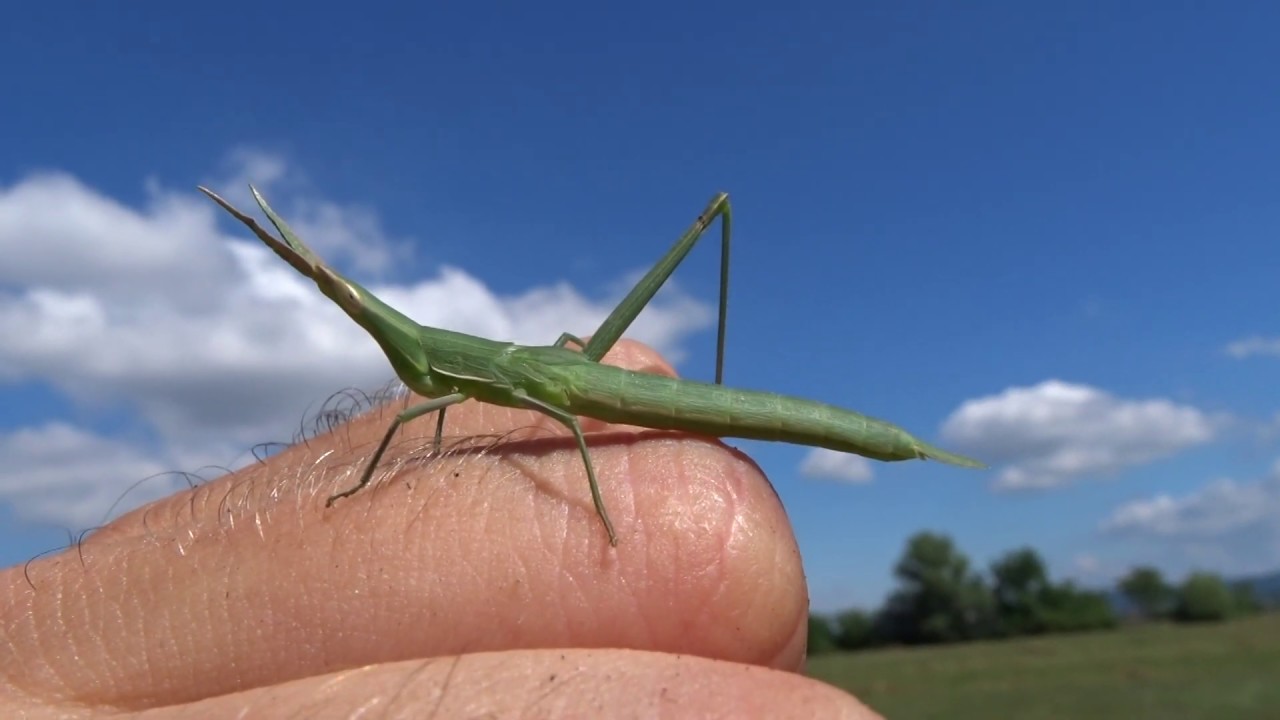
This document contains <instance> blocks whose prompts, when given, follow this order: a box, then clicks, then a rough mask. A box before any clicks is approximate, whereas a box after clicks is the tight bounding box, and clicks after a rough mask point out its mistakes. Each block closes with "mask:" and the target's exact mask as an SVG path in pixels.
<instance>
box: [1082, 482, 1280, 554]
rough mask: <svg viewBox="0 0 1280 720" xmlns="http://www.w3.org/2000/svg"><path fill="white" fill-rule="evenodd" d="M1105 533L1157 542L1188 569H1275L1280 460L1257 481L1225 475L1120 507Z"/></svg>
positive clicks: (1278, 545)
mask: <svg viewBox="0 0 1280 720" xmlns="http://www.w3.org/2000/svg"><path fill="white" fill-rule="evenodd" d="M1100 527H1101V530H1102V532H1103V533H1104V534H1107V535H1111V536H1113V537H1123V538H1129V539H1134V540H1139V541H1146V542H1149V543H1152V544H1153V545H1155V546H1156V548H1157V550H1156V551H1157V553H1159V552H1163V553H1165V554H1168V553H1170V552H1173V553H1175V556H1174V557H1172V558H1170V562H1172V563H1173V564H1175V565H1178V566H1180V567H1184V568H1186V569H1190V568H1194V567H1213V568H1216V569H1218V570H1220V571H1221V572H1226V573H1230V574H1242V573H1253V572H1262V571H1270V570H1273V569H1274V568H1275V567H1276V565H1278V564H1280V463H1277V464H1276V466H1275V467H1273V468H1272V470H1271V472H1270V473H1269V474H1268V475H1266V476H1265V477H1263V478H1261V479H1259V480H1255V481H1252V482H1241V481H1237V480H1233V479H1231V478H1220V479H1217V480H1214V481H1212V482H1210V483H1208V484H1207V485H1205V486H1204V487H1203V488H1201V489H1200V490H1197V491H1196V492H1193V493H1190V494H1188V495H1184V496H1182V497H1174V496H1172V495H1169V494H1166V493H1162V494H1159V495H1154V496H1152V497H1149V498H1144V499H1141V500H1134V501H1132V502H1128V503H1125V504H1124V505H1121V506H1119V507H1117V508H1116V509H1115V510H1114V511H1113V512H1112V513H1111V515H1110V516H1109V517H1107V518H1106V519H1105V520H1104V521H1103V522H1102V523H1101V526H1100Z"/></svg>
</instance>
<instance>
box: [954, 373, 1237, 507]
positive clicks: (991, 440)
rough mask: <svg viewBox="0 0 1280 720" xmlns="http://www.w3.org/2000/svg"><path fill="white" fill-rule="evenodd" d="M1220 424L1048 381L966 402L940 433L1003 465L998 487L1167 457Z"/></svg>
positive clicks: (1067, 478) (1169, 407)
mask: <svg viewBox="0 0 1280 720" xmlns="http://www.w3.org/2000/svg"><path fill="white" fill-rule="evenodd" d="M1216 425H1217V422H1216V421H1215V419H1214V418H1211V417H1209V416H1208V415H1206V414H1205V413H1203V412H1201V411H1200V410H1198V409H1196V408H1194V407H1190V406H1187V405H1179V404H1177V403H1174V402H1172V401H1170V400H1166V399H1160V398H1157V399H1145V400H1131V399H1122V398H1117V397H1114V396H1112V395H1110V394H1108V393H1106V392H1104V391H1102V390H1099V389H1097V388H1094V387H1090V386H1088V385H1078V384H1072V383H1067V382H1063V381H1061V380H1047V381H1045V382H1042V383H1040V384H1038V385H1034V386H1032V387H1013V388H1009V389H1007V390H1005V391H1004V392H1002V393H1000V394H998V395H991V396H987V397H982V398H977V399H974V400H968V401H966V402H965V403H964V404H963V405H961V406H960V408H958V409H957V410H956V411H955V412H954V413H952V414H951V416H950V417H949V418H947V420H946V421H945V423H944V424H943V427H942V435H943V437H944V438H945V439H946V440H947V442H949V443H951V444H952V445H954V446H955V447H956V448H960V449H963V450H964V451H967V452H968V453H970V454H972V455H974V456H976V457H980V458H982V459H983V460H986V461H988V462H990V463H1004V464H1005V467H1004V468H1003V469H1002V470H1001V471H1000V473H999V474H998V475H997V478H996V480H995V487H996V488H997V489H1001V490H1024V489H1034V488H1051V487H1056V486H1059V485H1063V484H1066V483H1068V482H1071V481H1073V480H1075V479H1078V478H1081V477H1087V476H1092V475H1106V474H1112V473H1115V472H1117V471H1119V470H1122V469H1124V468H1126V467H1132V466H1134V465H1141V464H1144V463H1149V462H1152V461H1155V460H1159V459H1162V458H1165V457H1169V456H1171V455H1174V454H1175V453H1177V452H1179V451H1182V450H1185V449H1187V448H1190V447H1193V446H1196V445H1199V444H1202V443H1205V442H1208V441H1209V440H1211V439H1212V438H1213V436H1214V433H1215V430H1216Z"/></svg>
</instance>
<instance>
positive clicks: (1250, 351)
mask: <svg viewBox="0 0 1280 720" xmlns="http://www.w3.org/2000/svg"><path fill="white" fill-rule="evenodd" d="M1226 353H1227V354H1228V355H1230V356H1231V357H1233V358H1237V359H1243V358H1247V357H1250V356H1252V355H1273V356H1280V338H1264V337H1259V336H1257V335H1255V336H1253V337H1247V338H1244V339H1243V340H1236V341H1235V342H1233V343H1231V344H1230V345H1227V347H1226Z"/></svg>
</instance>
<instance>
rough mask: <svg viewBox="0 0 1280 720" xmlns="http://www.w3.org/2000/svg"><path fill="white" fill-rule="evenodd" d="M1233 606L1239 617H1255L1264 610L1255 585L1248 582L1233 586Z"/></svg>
mask: <svg viewBox="0 0 1280 720" xmlns="http://www.w3.org/2000/svg"><path fill="white" fill-rule="evenodd" d="M1231 604H1232V606H1233V607H1234V608H1235V612H1236V613H1237V614H1239V615H1255V614H1257V613H1260V612H1262V609H1263V607H1262V601H1261V600H1259V599H1258V593H1257V591H1255V590H1254V587H1253V583H1251V582H1247V581H1245V582H1237V583H1233V584H1232V585H1231Z"/></svg>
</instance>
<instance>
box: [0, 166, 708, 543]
mask: <svg viewBox="0 0 1280 720" xmlns="http://www.w3.org/2000/svg"><path fill="white" fill-rule="evenodd" d="M247 179H252V180H253V182H254V183H255V184H256V185H258V186H259V187H260V188H261V189H263V191H264V193H266V194H267V195H268V197H270V198H271V200H272V205H273V207H275V208H276V209H277V210H278V211H279V212H280V213H281V214H282V215H283V216H284V217H286V218H288V219H289V221H290V224H291V226H293V228H294V229H295V230H296V231H298V233H299V234H300V235H302V237H304V238H306V239H307V240H308V242H309V243H313V244H314V247H316V249H317V251H318V252H320V253H321V254H323V255H326V257H327V258H328V259H330V260H332V261H335V264H338V265H340V266H343V267H344V268H346V269H348V270H349V271H350V272H351V274H352V275H353V276H355V277H357V278H359V279H361V280H362V282H363V281H364V280H365V279H366V278H365V276H364V275H363V274H362V272H366V271H367V272H370V273H374V274H375V275H377V274H378V271H381V270H385V269H386V268H387V267H389V266H391V265H393V264H394V263H393V261H394V260H395V259H396V258H398V257H400V256H402V255H403V254H404V253H405V252H407V248H409V247H411V243H408V242H407V241H403V240H396V239H392V238H388V237H387V236H385V235H384V234H383V233H382V231H381V229H380V224H379V222H378V219H377V216H376V214H375V213H373V212H372V211H371V210H369V209H367V208H359V207H351V206H346V205H342V204H339V203H335V202H332V201H328V200H324V199H320V198H318V197H317V196H316V195H315V194H314V191H312V190H311V189H310V188H309V186H308V185H307V183H306V182H305V179H299V177H298V176H297V175H296V173H293V172H292V171H291V169H290V168H289V166H288V165H287V164H286V163H284V162H283V161H282V160H281V159H279V158H277V157H274V156H270V155H264V154H260V153H252V152H240V153H238V154H237V155H236V156H234V157H233V159H232V162H231V164H230V165H229V166H228V168H227V171H226V172H225V173H224V174H223V176H222V178H221V179H214V180H211V181H209V183H208V184H209V185H211V186H212V187H213V188H215V189H218V190H220V191H221V190H223V189H224V188H225V189H226V191H227V192H226V196H227V197H228V198H229V199H232V201H233V202H235V203H237V204H238V205H240V206H241V207H243V208H245V209H248V208H251V207H254V205H253V203H252V201H251V200H249V199H248V198H247V197H246V195H247V193H245V192H244V191H243V190H240V189H239V188H243V187H244V185H245V182H244V181H245V180H247ZM220 223H222V224H223V225H225V227H227V228H230V232H227V231H224V230H221V229H220ZM233 223H234V221H230V219H229V218H225V217H223V213H222V211H221V209H219V208H217V207H216V206H215V205H213V204H212V203H211V202H209V201H208V200H207V199H206V198H204V197H203V196H202V195H199V194H198V193H196V192H194V191H190V192H185V191H184V192H178V191H171V190H165V189H164V188H162V187H160V186H159V184H158V183H156V182H154V181H152V182H150V183H149V184H148V189H147V196H146V200H145V201H144V202H143V203H142V204H141V205H140V206H138V207H133V206H130V205H128V204H126V203H123V202H121V201H119V200H116V199H114V198H112V197H110V196H108V195H106V194H104V193H102V192H100V191H98V190H95V189H94V188H92V187H89V186H87V185H85V184H84V183H83V182H81V181H80V180H78V179H76V178H75V177H73V176H71V175H69V174H66V173H59V172H46V173H41V174H36V175H31V176H29V177H27V178H25V179H22V180H20V181H18V182H17V183H16V184H14V185H11V186H9V187H3V186H0V253H3V254H4V257H5V258H6V261H5V262H4V263H0V338H4V341H3V342H0V393H3V392H4V388H5V386H6V385H8V386H9V387H20V385H21V384H22V383H31V382H35V383H40V384H43V385H45V386H49V387H53V388H56V389H57V390H59V391H61V392H62V393H63V394H64V395H65V396H66V398H68V400H69V401H70V402H74V403H77V404H79V405H80V406H82V407H90V408H99V409H100V408H108V409H112V410H119V409H127V410H129V411H131V412H133V413H134V414H135V415H136V418H137V420H138V422H139V423H140V424H141V425H142V426H143V427H145V428H146V429H147V430H148V431H149V432H151V433H153V434H154V436H155V437H157V438H158V439H159V447H153V448H149V449H145V450H144V449H134V450H130V449H129V448H128V447H125V446H118V445H115V444H113V441H111V440H109V439H107V438H104V437H100V436H98V435H96V434H95V433H94V432H93V431H91V430H87V429H76V428H73V427H70V426H58V427H56V428H53V429H50V428H45V429H43V430H42V431H41V432H43V433H45V434H44V435H39V434H37V435H35V436H32V435H29V434H27V435H23V434H21V432H34V430H30V431H20V433H19V434H17V435H13V436H11V437H10V438H9V439H8V441H9V442H18V443H20V444H21V447H18V446H14V448H12V449H13V451H14V452H17V451H18V450H19V449H21V448H27V449H28V450H29V449H30V448H31V447H35V446H33V445H32V443H36V444H37V445H39V443H40V442H45V443H50V442H53V440H55V439H56V440H58V441H59V442H61V443H62V444H61V445H58V447H62V448H64V449H68V448H72V447H73V446H74V447H80V448H88V449H87V450H80V451H76V452H79V453H83V454H84V455H85V456H88V455H90V454H92V453H93V452H97V453H99V454H101V455H103V456H107V457H109V459H110V460H111V462H110V463H109V464H108V466H104V467H100V468H99V469H98V472H96V473H89V472H83V471H82V470H83V468H79V467H78V466H75V465H74V464H70V465H68V467H67V468H66V469H65V472H64V474H63V475H62V476H60V477H61V478H62V479H60V480H58V479H52V478H53V476H52V475H51V474H50V473H53V472H54V469H53V465H52V464H49V465H45V466H41V467H44V468H45V469H44V470H42V471H41V473H43V474H40V473H37V475H38V476H39V477H40V478H41V482H43V483H45V484H47V485H48V486H49V487H51V488H55V489H56V488H59V487H80V488H81V489H82V490H83V491H84V492H83V495H84V496H85V498H86V499H84V500H83V503H80V505H83V504H84V503H88V504H90V505H94V506H95V507H96V506H99V505H100V506H101V507H99V508H98V510H99V511H103V510H105V509H106V507H107V506H108V505H109V504H110V502H111V501H114V500H115V499H116V497H118V495H119V488H120V486H119V484H118V483H117V482H116V481H115V480H104V479H103V478H104V476H105V475H111V476H112V477H118V478H120V479H127V481H128V482H130V483H132V482H133V481H136V480H138V479H140V478H141V477H143V476H144V475H147V474H150V473H154V472H156V471H159V470H162V469H175V468H173V467H164V464H163V462H162V461H161V460H157V459H156V458H175V457H181V458H188V457H204V456H207V455H208V454H209V453H210V452H211V450H212V449H213V448H215V447H216V448H231V447H238V448H245V447H248V446H249V445H252V444H254V443H257V442H260V441H264V440H280V439H288V438H290V437H292V434H293V430H294V429H296V428H297V426H298V421H299V417H300V415H301V414H302V413H303V412H304V411H305V410H306V409H307V408H308V407H314V406H315V404H316V403H317V402H319V401H321V400H323V399H324V398H325V397H326V396H327V395H329V394H330V393H332V392H333V391H335V390H339V389H342V388H344V387H350V386H355V387H362V388H371V389H372V388H377V387H380V386H381V385H383V384H384V383H385V382H386V381H387V380H388V379H390V377H391V375H392V373H391V370H390V368H389V367H388V365H387V363H386V360H385V358H384V357H383V356H382V355H381V352H380V351H379V349H378V347H377V346H376V345H375V344H374V343H373V342H372V341H371V340H369V338H368V337H367V335H366V334H365V333H364V331H363V330H362V329H360V328H359V327H358V326H357V325H356V324H355V323H353V322H351V321H350V319H349V318H347V317H346V315H344V314H343V313H342V312H341V311H340V310H339V309H338V308H337V307H335V306H334V305H333V304H332V303H331V302H330V301H329V300H328V299H326V298H324V297H323V296H322V295H321V294H320V293H319V292H318V291H317V290H316V288H315V286H314V284H312V283H311V282H310V281H309V280H307V279H306V278H303V277H302V276H300V275H298V274H297V273H296V272H295V271H294V270H293V269H292V268H291V267H289V266H288V265H287V264H286V263H284V262H282V261H280V259H279V258H277V257H276V256H274V255H273V254H271V252H270V251H269V250H267V249H266V248H265V247H263V246H262V245H261V243H259V242H258V241H257V240H256V239H253V238H252V236H250V235H248V233H247V232H245V231H244V229H243V228H242V227H240V226H239V225H238V224H233ZM343 258H346V260H347V262H346V263H345V264H343V263H342V262H340V261H341V260H342V259H343ZM377 279H378V278H376V277H375V281H369V282H363V284H365V285H366V287H368V288H369V289H370V290H371V291H373V292H374V293H376V294H378V295H379V296H381V297H382V298H383V299H384V300H386V301H387V302H389V303H390V304H392V305H394V306H396V307H398V308H399V309H401V310H402V311H404V312H405V313H406V314H408V315H409V316H411V317H413V318H415V319H416V320H418V321H419V322H422V323H424V324H429V325H434V326H436V327H442V328H446V329H450V330H457V331H460V332H467V333H472V334H478V335H484V336H487V337H492V338H495V339H505V340H512V341H516V342H522V343H526V344H535V343H548V342H551V341H552V340H554V339H555V338H556V337H557V336H559V334H560V333H561V332H564V331H570V332H575V333H579V334H586V333H589V332H591V331H593V330H594V329H595V327H596V326H597V325H598V324H599V322H600V321H601V320H603V319H604V317H605V316H606V315H607V314H608V312H609V311H610V310H611V309H612V308H613V305H614V304H615V303H616V301H617V299H618V298H598V299H597V298H589V297H586V296H584V295H582V294H581V293H579V292H578V291H577V290H575V289H574V288H573V287H571V286H569V285H567V284H563V283H561V284H552V285H544V286H536V287H532V288H529V289H526V290H524V291H522V292H518V293H514V294H502V293H498V292H495V291H494V290H492V289H491V288H489V287H488V286H486V285H485V284H484V282H483V281H482V280H480V279H478V278H477V277H475V276H473V275H471V274H469V273H468V272H467V271H466V270H463V269H461V268H456V267H442V268H439V269H438V271H437V272H435V273H434V274H431V275H428V276H427V277H425V278H422V279H417V280H415V281H413V282H390V281H381V282H378V281H376V280H377ZM713 320H714V315H713V313H712V312H711V310H710V308H708V307H707V306H706V305H704V304H703V303H701V302H699V301H697V300H694V299H692V298H690V297H688V296H686V295H683V294H682V293H681V292H680V291H679V289H678V288H676V287H671V288H668V289H666V290H664V291H663V292H662V293H660V294H659V296H658V298H656V299H655V301H654V302H653V303H651V305H650V307H649V308H647V309H646V311H645V312H644V313H643V314H642V315H641V316H640V318H638V319H637V321H636V323H635V324H634V325H633V326H632V329H631V331H630V332H629V333H628V335H629V336H631V337H635V338H637V339H640V340H643V341H646V342H648V343H650V344H652V345H654V346H655V347H657V348H658V349H659V350H661V351H663V352H664V353H668V354H669V355H672V356H676V357H678V355H679V349H680V344H681V342H682V341H683V340H684V339H685V338H686V337H687V336H688V334H689V333H691V332H694V331H698V330H702V329H704V328H705V327H708V326H709V325H710V324H711V323H712V322H713ZM2 397H3V395H0V398H2ZM41 438H43V440H42V439H41ZM215 443H216V445H215ZM24 452H25V451H24ZM67 452H68V457H79V456H80V455H77V454H76V452H72V451H71V450H69V449H68V450H67ZM33 457H34V456H33ZM40 457H45V456H44V455H41V456H40ZM32 462H35V461H34V460H32ZM104 488H105V489H104ZM0 498H7V499H8V500H10V501H11V502H13V503H14V504H15V505H16V506H19V508H18V509H19V511H20V512H24V513H28V514H30V513H34V515H38V516H40V517H45V518H52V516H51V515H50V513H52V512H53V510H48V512H46V511H44V510H35V509H32V508H36V507H37V506H40V507H46V509H49V508H52V507H53V505H47V506H44V505H40V502H38V501H37V500H35V499H34V498H35V496H33V495H31V494H29V493H22V492H19V491H18V489H17V487H16V485H15V484H0ZM103 500H105V501H106V502H105V503H104V502H101V501H103ZM67 507H68V508H71V506H70V505H68V506H67ZM77 507H79V505H77ZM92 514H93V513H91V512H87V511H85V510H83V509H68V510H67V511H66V512H65V514H64V515H63V516H62V517H61V520H62V521H63V522H67V523H76V522H80V521H82V520H84V519H85V518H87V517H89V516H90V515H92Z"/></svg>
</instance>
